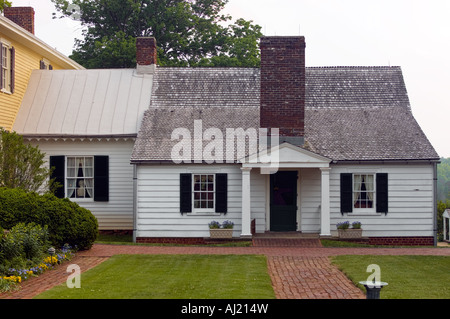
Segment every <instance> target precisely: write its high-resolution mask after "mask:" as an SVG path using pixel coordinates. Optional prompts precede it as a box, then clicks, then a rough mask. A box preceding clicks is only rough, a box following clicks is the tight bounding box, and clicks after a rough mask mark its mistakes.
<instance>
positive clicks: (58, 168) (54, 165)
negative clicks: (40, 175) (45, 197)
mask: <svg viewBox="0 0 450 319" xmlns="http://www.w3.org/2000/svg"><path fill="white" fill-rule="evenodd" d="M65 160H66V158H65V156H50V169H53V171H52V175H51V176H50V179H54V181H55V182H56V183H58V184H59V186H60V187H58V188H57V189H56V191H55V196H56V197H58V198H64V197H65V194H64V182H65Z"/></svg>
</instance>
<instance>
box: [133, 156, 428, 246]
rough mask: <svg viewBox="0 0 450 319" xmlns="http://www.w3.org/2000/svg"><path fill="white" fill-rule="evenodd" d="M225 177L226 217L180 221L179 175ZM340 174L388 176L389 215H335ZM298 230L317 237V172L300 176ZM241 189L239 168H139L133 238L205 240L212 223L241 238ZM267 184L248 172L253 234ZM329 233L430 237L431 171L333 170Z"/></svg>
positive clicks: (261, 223) (262, 214)
mask: <svg viewBox="0 0 450 319" xmlns="http://www.w3.org/2000/svg"><path fill="white" fill-rule="evenodd" d="M196 172H207V173H227V174H228V214H226V215H223V214H220V215H218V214H210V215H195V214H184V215H181V213H180V208H179V205H180V204H179V196H180V195H179V191H180V188H179V180H180V174H181V173H196ZM341 173H374V174H376V173H388V178H389V212H388V214H387V215H385V214H377V213H371V214H361V213H359V214H357V213H352V214H345V215H344V216H342V215H341V212H340V174H341ZM299 176H300V178H299V190H298V192H299V202H300V203H299V204H300V205H299V208H300V211H299V214H298V218H299V222H300V224H299V230H301V231H302V232H304V233H319V232H320V209H321V207H320V205H321V181H320V178H321V172H320V170H319V169H318V168H303V169H300V170H299ZM241 183H242V175H241V170H240V167H239V166H238V165H203V166H201V165H198V166H194V165H191V166H182V165H169V164H168V165H139V166H138V203H137V209H138V220H137V225H138V226H137V228H138V233H137V237H208V236H209V230H208V223H209V222H211V221H212V220H217V221H219V222H222V221H224V220H231V221H233V222H234V223H235V230H234V236H235V237H238V236H239V235H240V233H241V200H242V199H241V191H242V188H241ZM266 187H268V179H267V176H266V175H261V174H260V171H259V169H253V170H252V172H251V196H252V198H251V212H252V216H251V218H252V219H255V220H256V231H257V232H264V231H265V230H266V228H267V225H266V222H267V219H266V216H267V217H269V215H268V213H269V212H268V211H267V212H266V205H267V199H266V194H269V193H268V189H267V190H266ZM330 207H331V231H332V234H335V233H336V224H337V223H338V222H342V221H346V220H348V221H350V222H353V221H361V222H362V224H363V229H364V232H363V235H364V236H368V237H369V236H396V237H398V236H432V235H433V211H434V210H433V167H432V165H425V164H424V165H413V164H408V165H400V164H399V165H332V170H331V174H330Z"/></svg>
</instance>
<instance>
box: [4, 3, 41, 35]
mask: <svg viewBox="0 0 450 319" xmlns="http://www.w3.org/2000/svg"><path fill="white" fill-rule="evenodd" d="M3 14H4V16H5V18H8V19H9V20H11V21H12V22H14V23H16V24H18V25H19V26H21V27H22V28H24V29H25V30H27V31H28V32H30V33H33V34H34V9H33V8H32V7H10V8H9V7H5V8H4V11H3Z"/></svg>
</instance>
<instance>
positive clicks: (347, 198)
mask: <svg viewBox="0 0 450 319" xmlns="http://www.w3.org/2000/svg"><path fill="white" fill-rule="evenodd" d="M351 212H353V174H351V173H342V174H341V214H343V213H351Z"/></svg>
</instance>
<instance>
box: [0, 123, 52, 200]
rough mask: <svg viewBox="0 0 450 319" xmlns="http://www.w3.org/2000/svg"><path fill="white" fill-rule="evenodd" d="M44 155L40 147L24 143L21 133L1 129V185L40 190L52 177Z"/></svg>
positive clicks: (33, 190) (32, 190)
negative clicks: (45, 164)
mask: <svg viewBox="0 0 450 319" xmlns="http://www.w3.org/2000/svg"><path fill="white" fill-rule="evenodd" d="M44 157H45V154H43V153H42V152H41V151H40V150H39V148H38V147H33V146H31V145H30V144H26V143H24V140H23V137H22V136H20V135H19V134H17V133H15V132H8V131H5V130H4V129H0V187H8V188H21V189H23V190H26V191H30V192H35V191H38V190H40V189H41V187H43V186H45V183H46V182H47V181H49V177H50V169H49V168H46V167H44V163H45V161H44Z"/></svg>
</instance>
